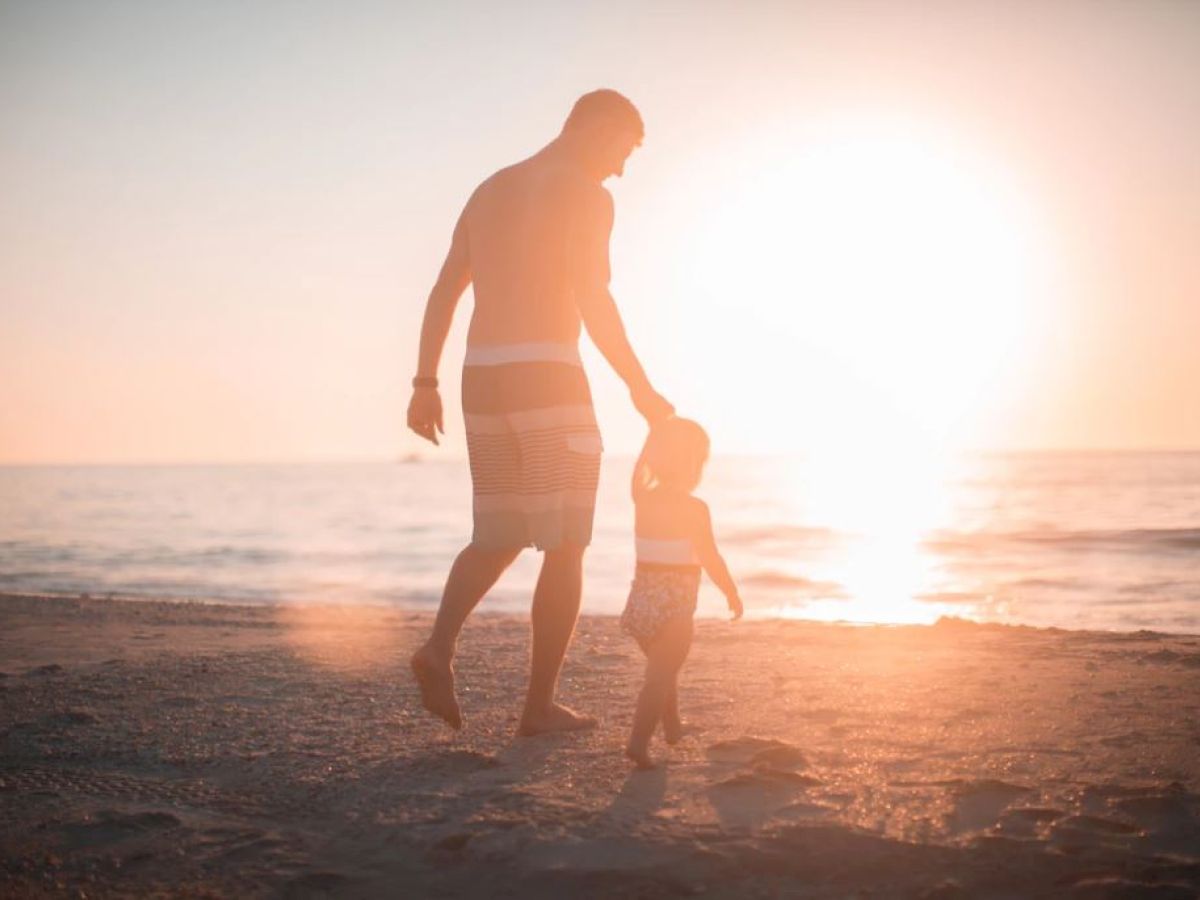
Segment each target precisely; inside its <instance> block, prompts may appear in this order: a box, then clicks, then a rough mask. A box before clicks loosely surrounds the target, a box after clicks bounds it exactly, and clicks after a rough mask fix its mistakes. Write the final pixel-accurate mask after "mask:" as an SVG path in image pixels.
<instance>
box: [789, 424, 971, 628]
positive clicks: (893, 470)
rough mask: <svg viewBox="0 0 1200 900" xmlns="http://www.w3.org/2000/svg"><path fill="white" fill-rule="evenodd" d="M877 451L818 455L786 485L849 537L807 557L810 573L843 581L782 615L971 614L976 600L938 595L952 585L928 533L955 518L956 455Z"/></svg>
mask: <svg viewBox="0 0 1200 900" xmlns="http://www.w3.org/2000/svg"><path fill="white" fill-rule="evenodd" d="M883 459H884V457H883V456H882V455H881V454H879V453H878V452H877V451H875V450H873V449H872V450H870V451H868V450H867V449H864V450H862V451H860V452H848V451H845V450H841V451H839V452H836V453H833V452H829V453H817V454H814V455H813V456H812V457H810V458H809V459H807V460H806V464H805V466H803V467H802V471H803V476H802V477H801V476H799V475H797V476H796V477H794V478H793V479H792V480H791V482H790V483H789V484H788V485H787V491H788V495H789V501H790V502H791V504H792V505H793V506H794V508H796V509H797V511H798V513H799V514H800V516H801V517H802V519H803V520H805V521H818V522H822V523H826V524H828V526H829V527H830V528H832V529H834V530H836V531H837V532H839V533H840V534H842V535H844V536H845V537H844V539H843V540H840V541H838V542H837V543H836V544H832V545H831V546H830V547H829V548H828V549H827V550H826V552H824V553H823V554H821V555H820V557H819V558H817V559H814V560H812V561H811V563H810V568H809V570H808V571H807V572H806V573H805V576H806V577H807V578H810V579H811V580H813V581H816V582H821V583H829V584H835V585H838V586H839V588H838V590H837V591H836V592H830V594H829V595H828V596H814V597H812V598H811V599H809V600H806V601H802V602H794V603H785V604H783V605H782V606H781V607H780V608H778V609H777V610H776V611H775V612H776V614H778V615H781V616H783V617H791V618H805V619H817V620H822V621H848V622H889V623H904V624H925V623H931V622H934V621H936V620H937V619H938V618H939V617H940V616H943V615H955V616H962V617H968V618H969V617H971V613H972V607H971V604H969V603H964V602H961V600H958V601H956V600H955V599H954V598H953V597H952V596H949V595H946V596H944V597H939V595H940V594H942V593H943V591H942V589H943V587H944V586H945V583H946V577H945V573H944V572H942V563H941V561H940V560H939V558H938V556H937V555H936V554H935V553H933V552H931V551H930V550H929V549H928V548H926V547H925V540H926V538H927V536H928V535H929V534H930V533H931V532H933V531H936V530H937V529H939V528H942V527H945V526H946V525H947V524H948V523H949V522H950V520H951V517H952V515H953V505H952V483H953V479H954V478H955V477H956V475H957V473H958V467H959V465H960V463H959V461H958V460H957V459H956V458H955V457H954V456H953V455H951V454H949V453H942V452H937V451H935V450H933V449H932V448H930V447H928V446H923V445H921V444H920V443H919V442H910V443H909V444H908V445H907V446H897V445H893V446H889V447H888V449H887V453H886V463H883V462H881V460H883Z"/></svg>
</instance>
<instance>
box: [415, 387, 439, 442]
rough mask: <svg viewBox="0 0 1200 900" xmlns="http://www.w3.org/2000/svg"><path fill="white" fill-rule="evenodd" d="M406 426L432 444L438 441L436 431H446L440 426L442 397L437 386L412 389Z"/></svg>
mask: <svg viewBox="0 0 1200 900" xmlns="http://www.w3.org/2000/svg"><path fill="white" fill-rule="evenodd" d="M408 427H409V428H411V429H412V430H413V431H415V432H416V433H417V434H419V435H420V436H421V437H423V438H425V440H427V441H430V442H432V443H434V444H436V443H437V442H438V439H437V436H438V432H441V433H442V434H445V433H446V429H445V428H443V427H442V398H441V395H440V394H438V392H437V388H429V387H422V388H417V389H416V390H414V391H413V395H412V400H410V401H409V403H408Z"/></svg>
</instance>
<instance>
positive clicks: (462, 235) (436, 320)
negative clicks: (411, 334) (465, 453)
mask: <svg viewBox="0 0 1200 900" xmlns="http://www.w3.org/2000/svg"><path fill="white" fill-rule="evenodd" d="M470 283H471V258H470V253H469V252H468V250H467V227H466V213H465V211H464V213H463V215H462V216H460V217H459V219H458V224H457V225H456V226H455V228H454V236H453V238H451V241H450V251H449V252H448V253H447V254H446V261H445V262H444V263H442V271H441V272H440V273H439V274H438V278H437V281H436V282H435V283H434V285H433V290H431V291H430V292H429V299H428V300H427V301H426V303H425V318H424V320H423V321H422V323H421V346H420V349H419V351H418V354H417V377H418V378H434V379H436V378H437V371H438V362H439V361H440V360H441V358H442V349H443V348H444V347H445V346H446V336H447V335H448V334H449V333H450V323H451V322H453V321H454V310H455V308H456V307H457V306H458V301H459V299H460V298H461V297H462V295H463V291H465V290H466V289H467V285H468V284H470ZM408 427H409V428H411V429H412V430H413V431H415V432H416V433H417V434H419V435H420V436H421V437H423V438H425V439H426V440H427V441H432V442H433V443H435V444H436V443H437V442H438V439H437V436H438V432H441V433H442V434H445V433H446V429H445V427H444V426H443V424H442V398H441V395H440V394H438V391H437V388H436V387H416V388H414V389H413V396H412V400H411V401H410V402H409V404H408Z"/></svg>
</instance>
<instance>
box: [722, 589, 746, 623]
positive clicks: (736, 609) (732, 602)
mask: <svg viewBox="0 0 1200 900" xmlns="http://www.w3.org/2000/svg"><path fill="white" fill-rule="evenodd" d="M725 599H726V601H727V602H728V603H729V611H730V612H731V613H733V615H732V616H731V617H730V619H729V621H730V622H736V621H737V620H738V619H740V618H741V617H742V613H743V612H744V611H745V610H744V609H743V608H742V598H741V597H739V596H738V595H737V594H731V595H729V596H728V597H726V598H725Z"/></svg>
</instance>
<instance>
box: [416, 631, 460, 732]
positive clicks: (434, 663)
mask: <svg viewBox="0 0 1200 900" xmlns="http://www.w3.org/2000/svg"><path fill="white" fill-rule="evenodd" d="M409 665H410V666H412V670H413V674H414V675H416V676H417V684H418V686H420V688H421V705H422V706H424V707H425V709H427V710H428V711H429V712H431V713H433V714H434V715H435V716H437V717H438V718H439V719H441V720H442V721H443V722H445V723H446V724H447V725H449V726H450V727H451V728H453V729H454V730H455V731H459V730H460V729H461V728H462V726H463V721H462V712H461V711H460V710H459V708H458V700H457V699H456V698H455V696H454V669H452V668H451V666H450V664H449V663H448V662H446V661H445V660H443V659H442V658H441V657H440V656H439V655H438V654H437V653H436V652H434V650H433V649H432V648H431V647H430V646H429V645H428V644H426V645H425V646H424V647H422V648H421V649H420V650H418V651H417V652H416V653H414V654H413V655H412V659H411V660H409Z"/></svg>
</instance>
